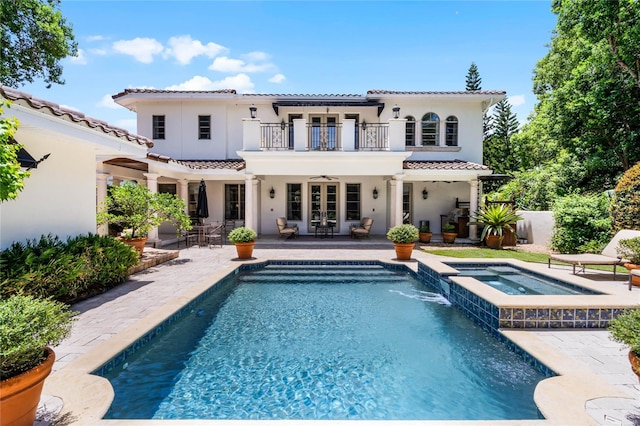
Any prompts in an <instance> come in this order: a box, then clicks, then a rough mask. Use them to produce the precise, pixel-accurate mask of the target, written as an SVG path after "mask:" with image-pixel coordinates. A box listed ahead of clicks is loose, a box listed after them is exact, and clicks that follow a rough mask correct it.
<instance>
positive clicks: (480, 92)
mask: <svg viewBox="0 0 640 426" xmlns="http://www.w3.org/2000/svg"><path fill="white" fill-rule="evenodd" d="M506 94H507V92H505V91H504V90H452V91H443V92H438V91H430V92H414V91H412V92H402V91H396V90H368V91H367V95H506Z"/></svg>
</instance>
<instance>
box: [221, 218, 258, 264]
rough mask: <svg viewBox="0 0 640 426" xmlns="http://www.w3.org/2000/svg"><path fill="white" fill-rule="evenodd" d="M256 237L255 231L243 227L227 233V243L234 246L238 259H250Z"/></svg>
mask: <svg viewBox="0 0 640 426" xmlns="http://www.w3.org/2000/svg"><path fill="white" fill-rule="evenodd" d="M257 236H258V234H257V233H256V231H254V230H253V229H251V228H247V227H244V226H241V227H239V228H235V229H233V230H232V231H231V232H229V236H228V237H229V241H231V242H232V243H233V244H235V246H236V252H237V253H238V259H251V256H252V255H253V247H254V246H255V244H256V242H255V239H256V237H257Z"/></svg>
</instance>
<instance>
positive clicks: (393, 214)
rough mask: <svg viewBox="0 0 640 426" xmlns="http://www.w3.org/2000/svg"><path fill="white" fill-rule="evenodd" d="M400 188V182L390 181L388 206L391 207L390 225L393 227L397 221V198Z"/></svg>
mask: <svg viewBox="0 0 640 426" xmlns="http://www.w3.org/2000/svg"><path fill="white" fill-rule="evenodd" d="M397 188H398V182H396V181H395V180H390V181H389V199H388V200H387V206H388V207H387V208H388V209H389V227H393V226H394V225H395V223H396V209H395V199H396V192H397Z"/></svg>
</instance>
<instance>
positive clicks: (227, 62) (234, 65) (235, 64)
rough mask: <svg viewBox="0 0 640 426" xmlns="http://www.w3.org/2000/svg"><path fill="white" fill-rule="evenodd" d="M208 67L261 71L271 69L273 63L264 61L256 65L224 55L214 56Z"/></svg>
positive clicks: (221, 70) (242, 71) (239, 70)
mask: <svg viewBox="0 0 640 426" xmlns="http://www.w3.org/2000/svg"><path fill="white" fill-rule="evenodd" d="M209 69H210V70H212V71H219V72H228V73H234V72H238V73H244V72H262V71H268V70H270V69H273V64H271V63H265V64H259V65H258V64H253V63H246V62H245V61H243V60H242V59H231V58H228V57H226V56H220V57H219V58H216V59H215V60H214V61H213V63H212V64H211V65H209Z"/></svg>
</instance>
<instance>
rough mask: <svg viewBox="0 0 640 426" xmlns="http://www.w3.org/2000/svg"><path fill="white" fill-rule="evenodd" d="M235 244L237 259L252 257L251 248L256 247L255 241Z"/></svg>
mask: <svg viewBox="0 0 640 426" xmlns="http://www.w3.org/2000/svg"><path fill="white" fill-rule="evenodd" d="M235 244H236V252H237V253H238V259H251V256H252V255H253V246H255V245H256V242H255V241H250V242H248V243H235Z"/></svg>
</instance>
